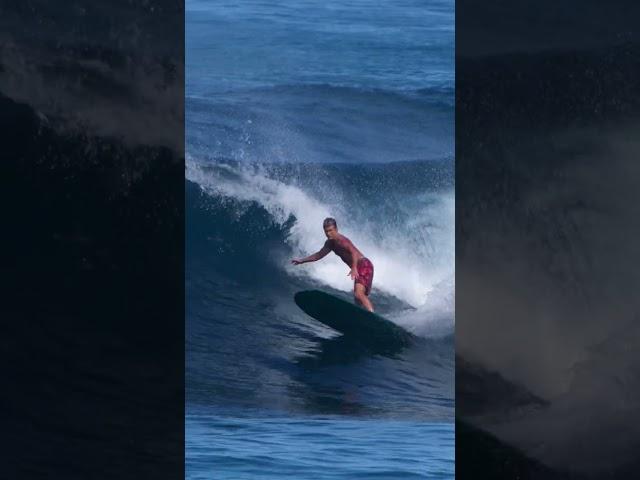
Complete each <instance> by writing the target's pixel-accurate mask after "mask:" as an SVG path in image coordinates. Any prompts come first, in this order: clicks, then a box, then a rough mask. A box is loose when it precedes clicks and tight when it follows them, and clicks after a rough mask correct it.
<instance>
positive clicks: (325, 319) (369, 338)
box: [293, 290, 413, 348]
mask: <svg viewBox="0 0 640 480" xmlns="http://www.w3.org/2000/svg"><path fill="white" fill-rule="evenodd" d="M293 298H294V301H295V302H296V304H297V305H298V306H299V307H300V308H301V309H302V310H303V311H304V312H305V313H306V314H307V315H309V316H311V317H313V318H315V319H316V320H318V321H320V322H322V323H324V324H325V325H328V326H329V327H331V328H333V329H334V330H336V331H338V332H340V333H342V334H343V335H344V336H345V337H350V338H357V339H358V340H359V341H361V342H362V343H364V344H368V345H372V346H376V347H390V348H394V347H399V346H400V347H404V346H408V345H409V344H410V343H411V341H412V339H413V335H412V334H411V333H409V332H408V331H406V330H405V329H404V328H402V327H400V326H398V325H396V324H395V323H393V322H391V321H390V320H387V319H386V318H384V317H382V316H380V315H378V314H376V313H371V312H368V311H367V310H365V309H364V308H362V307H359V306H357V305H354V304H353V303H350V302H347V301H345V300H343V299H341V298H338V297H335V296H333V295H330V294H328V293H325V292H321V291H320V290H306V291H303V292H298V293H296V294H295V295H294V297H293Z"/></svg>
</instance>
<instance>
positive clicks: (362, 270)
mask: <svg viewBox="0 0 640 480" xmlns="http://www.w3.org/2000/svg"><path fill="white" fill-rule="evenodd" d="M356 266H357V268H358V279H357V280H356V281H355V282H354V286H355V284H356V283H360V284H361V285H364V289H365V292H364V293H365V295H369V292H370V291H371V284H372V283H373V263H371V261H370V260H369V259H368V258H366V257H362V258H361V259H360V260H358V264H357V265H356Z"/></svg>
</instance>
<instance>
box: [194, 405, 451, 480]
mask: <svg viewBox="0 0 640 480" xmlns="http://www.w3.org/2000/svg"><path fill="white" fill-rule="evenodd" d="M186 428H187V431H188V436H187V444H186V448H187V452H188V458H189V461H188V463H187V471H186V473H187V478H191V479H195V480H204V479H211V478H216V479H227V478H228V479H238V480H240V479H254V478H260V479H264V480H269V479H282V478H295V479H300V478H303V479H306V478H309V479H317V480H357V479H371V478H376V479H400V478H401V479H422V478H429V479H448V478H452V477H453V470H454V458H453V454H452V452H453V448H454V431H453V430H454V429H453V425H452V424H450V423H427V422H421V423H416V422H407V421H400V420H385V421H380V420H367V419H345V418H342V417H327V416H325V417H290V416H287V417H278V416H265V415H259V416H257V417H255V416H251V415H244V416H238V415H235V416H211V415H207V414H205V415H198V414H193V415H189V416H188V417H187V420H186ZM408 444H410V445H411V448H407V445H408Z"/></svg>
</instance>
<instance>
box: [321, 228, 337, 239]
mask: <svg viewBox="0 0 640 480" xmlns="http://www.w3.org/2000/svg"><path fill="white" fill-rule="evenodd" d="M324 234H325V235H326V236H327V238H328V239H329V240H333V239H334V238H336V237H337V236H338V229H337V228H336V227H335V226H333V225H327V226H326V227H324Z"/></svg>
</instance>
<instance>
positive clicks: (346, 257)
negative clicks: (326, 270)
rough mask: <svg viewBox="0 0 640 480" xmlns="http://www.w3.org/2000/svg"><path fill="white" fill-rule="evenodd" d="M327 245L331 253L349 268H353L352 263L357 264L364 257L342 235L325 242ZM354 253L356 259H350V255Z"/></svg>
mask: <svg viewBox="0 0 640 480" xmlns="http://www.w3.org/2000/svg"><path fill="white" fill-rule="evenodd" d="M327 245H328V247H329V248H331V250H332V251H333V253H335V254H336V255H338V256H339V257H340V258H341V259H342V261H343V262H344V263H346V264H347V265H349V267H352V266H353V263H354V261H355V262H356V263H357V262H358V260H360V259H361V258H362V257H363V256H364V255H362V253H361V252H360V250H358V249H357V248H356V247H355V245H354V244H353V243H352V242H351V240H349V239H348V238H347V237H345V236H344V235H340V236H339V237H338V238H336V239H333V240H327ZM352 251H353V252H354V253H355V256H356V258H352V253H351V252H352Z"/></svg>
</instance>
